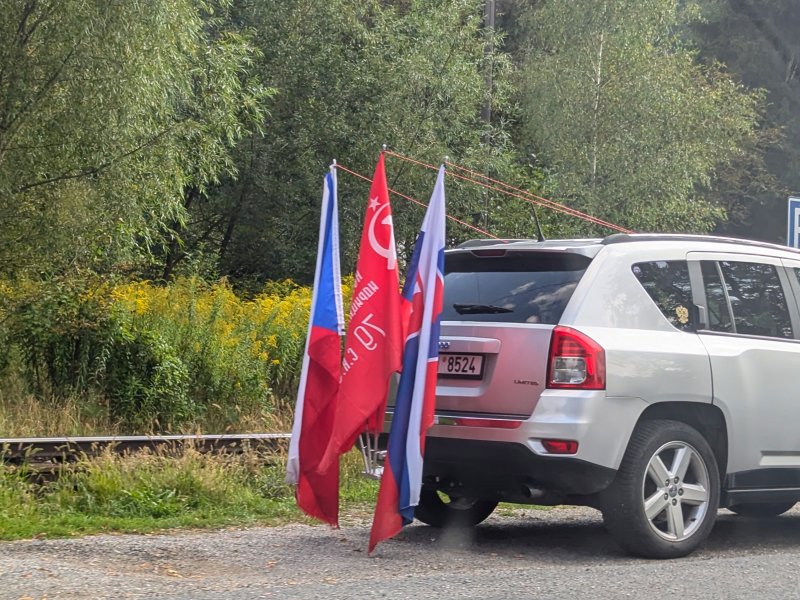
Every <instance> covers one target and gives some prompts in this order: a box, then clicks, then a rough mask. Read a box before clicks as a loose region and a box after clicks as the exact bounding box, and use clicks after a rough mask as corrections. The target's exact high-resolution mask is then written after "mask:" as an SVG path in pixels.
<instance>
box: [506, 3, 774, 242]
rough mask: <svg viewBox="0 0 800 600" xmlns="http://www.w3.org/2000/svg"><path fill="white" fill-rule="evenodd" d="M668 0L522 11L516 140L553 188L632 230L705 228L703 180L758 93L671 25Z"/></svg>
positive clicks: (718, 214) (736, 150) (712, 215)
mask: <svg viewBox="0 0 800 600" xmlns="http://www.w3.org/2000/svg"><path fill="white" fill-rule="evenodd" d="M682 6H683V5H682V4H681V3H679V2H676V0H647V1H644V2H639V1H633V0H603V1H602V2H594V1H591V0H579V1H567V0H544V1H542V2H539V3H537V8H536V10H534V11H532V12H531V13H530V22H529V26H530V30H529V31H530V36H531V38H530V45H529V51H528V55H527V56H526V58H525V62H524V65H523V68H522V75H521V91H520V98H521V103H522V105H523V114H524V123H523V128H522V136H521V143H522V144H523V145H525V146H528V147H530V148H534V149H535V152H536V154H537V155H538V158H539V160H542V161H544V163H545V164H548V165H550V166H552V169H553V176H552V186H553V188H552V189H553V192H554V193H555V194H556V196H557V197H559V198H562V199H564V200H567V201H568V202H569V204H571V205H572V206H575V207H576V208H580V209H582V210H585V211H587V212H589V213H591V214H594V215H596V216H600V217H603V218H605V219H607V220H610V221H612V222H616V223H619V224H622V225H627V226H629V227H631V228H634V229H638V230H668V231H670V230H671V231H687V230H689V231H696V232H702V231H708V230H709V229H710V228H711V227H713V225H714V224H715V223H716V222H717V221H718V220H720V219H722V218H724V214H723V211H722V210H721V209H720V207H719V206H718V205H714V204H712V203H711V202H709V201H707V200H706V199H705V198H704V196H703V193H702V191H701V190H702V188H703V187H705V186H708V185H709V183H710V182H711V179H712V176H713V174H714V172H715V169H717V168H719V167H720V165H726V164H729V163H730V162H731V161H732V160H733V159H735V158H736V157H737V156H740V155H741V154H742V152H743V146H744V145H745V144H746V143H747V142H748V140H749V139H751V138H752V137H753V136H754V131H755V128H756V124H757V121H758V116H759V106H760V102H761V100H762V95H761V94H760V93H757V92H752V91H748V90H747V89H745V88H744V87H743V86H742V85H741V84H738V83H736V82H734V81H733V80H732V79H731V78H730V77H729V76H728V75H727V74H726V73H725V71H724V69H723V68H722V67H721V66H720V65H717V64H708V65H705V66H701V65H700V64H699V63H698V61H697V60H696V56H695V54H694V53H693V52H692V51H691V50H689V49H687V47H686V45H685V44H684V43H683V42H682V41H681V39H680V38H679V36H678V33H679V32H680V31H681V30H682V29H681V28H682V27H683V26H684V25H685V23H686V22H687V19H688V18H689V16H690V15H691V13H690V12H688V11H686V10H683V9H682Z"/></svg>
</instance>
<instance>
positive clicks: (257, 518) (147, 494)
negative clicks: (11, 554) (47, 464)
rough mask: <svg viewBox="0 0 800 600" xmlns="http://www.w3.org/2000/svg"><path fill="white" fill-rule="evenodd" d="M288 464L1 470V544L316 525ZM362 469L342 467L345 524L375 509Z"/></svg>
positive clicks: (209, 460) (106, 460)
mask: <svg viewBox="0 0 800 600" xmlns="http://www.w3.org/2000/svg"><path fill="white" fill-rule="evenodd" d="M284 462H285V461H284V457H282V456H263V455H259V454H257V453H255V452H247V453H244V454H242V455H237V456H219V455H209V454H200V453H199V452H197V451H195V450H193V449H191V448H189V449H184V450H181V451H176V450H171V451H165V452H159V453H150V452H145V453H138V454H136V455H130V456H119V455H116V454H113V453H110V452H109V453H106V454H103V455H102V456H99V457H96V458H92V459H85V460H83V461H81V462H80V463H79V464H78V465H76V467H75V468H70V469H69V470H64V471H63V472H62V473H61V474H60V476H59V477H58V478H57V479H55V480H53V481H51V482H49V483H43V484H42V483H34V482H33V481H32V480H31V478H30V477H29V476H27V474H26V473H24V472H20V471H18V470H14V469H12V468H10V467H7V466H6V467H3V466H2V465H0V539H2V540H15V539H25V538H34V537H70V536H76V535H86V534H93V533H100V532H126V533H146V532H153V531H158V530H164V529H174V528H186V527H201V528H218V527H225V526H246V525H256V524H258V525H277V524H283V523H287V522H306V523H314V522H315V521H313V520H311V519H309V518H308V517H306V516H305V515H303V514H302V513H301V512H300V511H299V509H298V508H297V507H296V505H295V501H294V491H293V488H291V487H290V486H288V485H286V484H285V483H284V482H283V478H284ZM360 466H361V465H360V456H359V455H357V454H356V453H355V452H351V453H350V454H348V455H346V456H345V457H344V459H343V461H342V471H341V482H342V485H341V513H342V521H343V522H348V521H350V520H352V519H357V520H362V519H365V518H367V516H368V515H371V512H372V508H373V506H374V502H375V498H376V495H377V487H378V484H377V482H375V481H370V480H367V479H365V478H363V477H362V476H361V475H360Z"/></svg>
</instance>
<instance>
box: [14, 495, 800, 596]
mask: <svg viewBox="0 0 800 600" xmlns="http://www.w3.org/2000/svg"><path fill="white" fill-rule="evenodd" d="M368 535H369V523H368V521H367V520H366V519H362V520H358V519H355V520H354V519H351V520H350V522H349V523H346V524H345V525H344V526H343V527H342V529H340V530H332V529H329V528H327V527H324V526H319V527H312V526H307V525H290V526H284V527H274V528H253V529H241V530H225V531H214V532H177V533H170V534H159V535H147V536H141V535H102V536H93V537H87V538H82V539H73V540H32V541H23V542H11V543H0V598H3V599H6V598H9V599H20V598H37V599H39V598H48V599H51V600H52V599H56V598H81V599H84V598H186V599H189V598H191V599H206V598H209V599H210V598H233V599H237V598H299V599H309V600H310V599H312V598H313V599H317V598H348V599H350V598H354V599H356V598H375V597H378V598H480V599H495V598H496V599H506V598H546V599H558V598H567V599H570V600H576V599H583V598H585V599H592V600H603V599H606V598H652V599H654V600H662V599H673V598H682V599H683V598H703V599H713V598H720V599H722V598H724V599H726V600H728V599H737V598H742V599H745V598H746V599H751V598H759V599H762V598H792V599H797V598H800V510H798V508H795V509H793V510H792V511H791V512H789V513H787V514H786V515H784V516H782V517H779V518H776V519H770V520H761V521H759V520H750V519H744V518H741V517H736V516H734V515H731V514H730V513H728V512H727V511H721V512H720V517H719V520H718V522H717V525H716V527H715V529H714V531H713V533H712V535H711V537H710V538H709V540H708V542H707V543H706V544H705V546H704V547H703V548H702V549H701V550H700V551H698V552H696V553H695V554H693V555H692V556H690V557H687V558H683V559H677V560H671V561H654V560H642V559H636V558H631V557H629V556H626V555H625V554H623V553H622V551H621V550H620V549H619V547H618V546H617V545H616V544H615V543H614V541H613V540H612V539H611V537H610V536H609V535H608V534H607V533H606V532H605V530H604V529H603V526H602V522H601V520H600V515H599V513H596V512H595V511H592V510H591V509H583V508H580V509H571V508H559V509H553V510H548V511H519V512H515V513H514V514H508V511H506V514H502V515H500V516H492V517H491V518H490V519H489V520H487V521H486V522H485V523H483V524H482V525H480V526H478V527H477V528H475V529H474V530H470V531H468V532H462V533H458V532H452V531H450V532H442V531H438V530H434V529H432V528H429V527H426V526H423V525H417V524H414V525H412V526H409V527H407V528H406V529H405V530H404V531H403V532H402V533H401V534H400V535H399V536H398V537H397V538H395V539H394V540H391V541H388V542H386V543H384V544H381V545H380V546H379V547H378V549H377V550H376V552H375V553H374V554H373V555H372V556H367V553H366V545H367V538H368Z"/></svg>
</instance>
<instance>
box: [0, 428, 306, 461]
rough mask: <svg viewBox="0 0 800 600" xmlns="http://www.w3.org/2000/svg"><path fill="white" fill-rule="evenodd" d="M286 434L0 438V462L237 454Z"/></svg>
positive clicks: (268, 445) (272, 444) (281, 440)
mask: <svg viewBox="0 0 800 600" xmlns="http://www.w3.org/2000/svg"><path fill="white" fill-rule="evenodd" d="M289 438H291V434H289V433H242V434H239V433H234V434H221V435H115V436H108V437H61V438H5V439H4V438H0V460H1V461H2V462H5V463H7V464H20V463H23V462H27V463H62V462H72V461H75V460H77V459H78V458H80V457H84V456H96V455H98V454H100V453H102V452H104V451H106V450H107V449H109V448H110V449H112V450H113V451H114V452H119V453H126V452H135V451H136V450H141V449H144V448H149V449H156V448H163V447H168V446H170V445H173V446H175V445H178V444H187V443H188V444H192V446H193V447H194V448H196V449H198V450H199V451H201V452H222V451H225V452H238V451H241V450H242V449H243V448H245V447H247V448H254V449H265V450H277V449H279V448H281V447H282V446H283V445H285V444H286V443H287V441H288V440H289Z"/></svg>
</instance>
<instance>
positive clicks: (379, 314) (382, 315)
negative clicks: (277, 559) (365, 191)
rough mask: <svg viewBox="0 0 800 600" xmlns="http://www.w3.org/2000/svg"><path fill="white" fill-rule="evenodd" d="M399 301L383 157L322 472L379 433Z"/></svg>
mask: <svg viewBox="0 0 800 600" xmlns="http://www.w3.org/2000/svg"><path fill="white" fill-rule="evenodd" d="M400 303H401V298H400V279H399V276H398V273H397V250H396V248H395V242H394V225H393V223H392V208H391V205H390V204H389V188H388V185H387V183H386V171H385V168H384V157H383V154H381V156H380V158H379V159H378V165H377V166H376V167H375V174H374V176H373V178H372V187H371V188H370V192H369V202H368V203H367V207H366V214H365V215H364V227H363V230H362V232H361V246H360V248H359V251H358V263H357V264H356V275H355V286H354V288H353V299H352V302H351V304H350V324H349V325H348V327H347V336H346V338H345V343H344V357H343V359H342V380H341V384H340V386H339V398H338V404H337V408H336V416H335V420H334V425H333V431H332V432H331V436H330V441H329V442H328V448H327V449H326V451H325V456H324V457H323V458H322V461H321V462H320V465H319V470H320V472H325V471H327V470H329V469H334V468H338V464H339V460H338V459H339V456H340V455H342V454H344V453H345V452H347V451H348V450H350V448H352V447H353V444H354V443H355V440H356V438H357V437H358V434H360V433H361V432H363V431H365V430H369V431H382V430H383V413H384V411H385V408H386V397H387V395H388V392H389V381H390V379H391V376H392V374H393V373H395V372H397V371H399V370H400V364H401V355H402V349H403V339H402V338H403V334H402V325H401V319H400Z"/></svg>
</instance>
